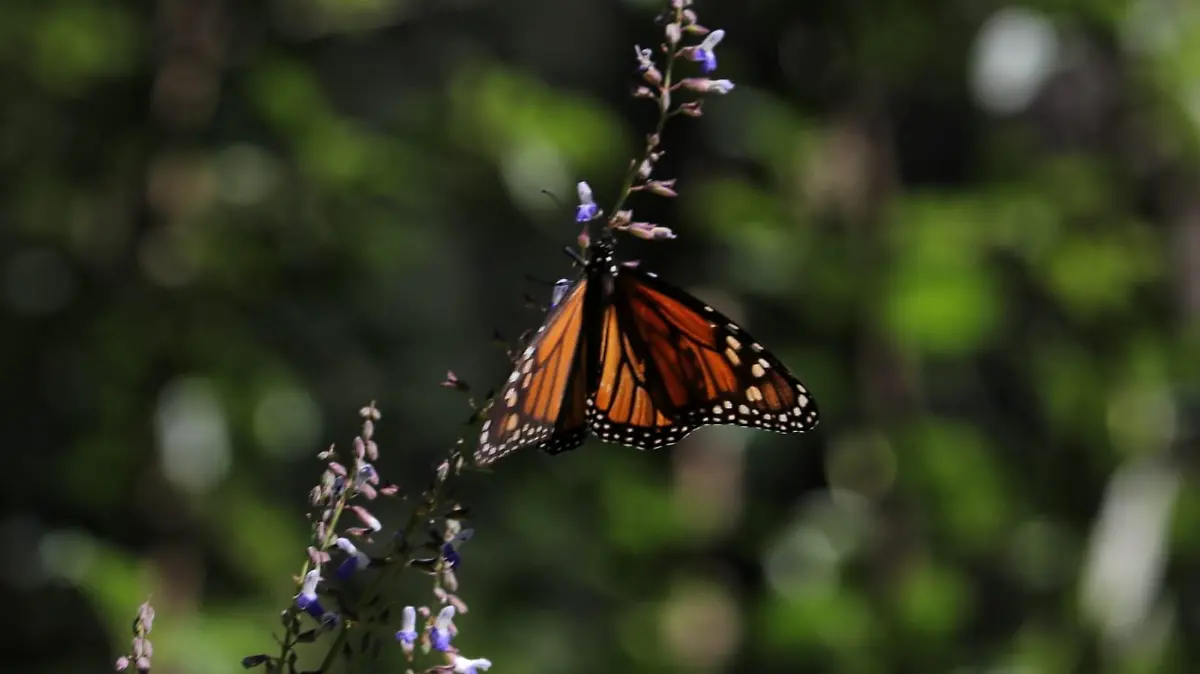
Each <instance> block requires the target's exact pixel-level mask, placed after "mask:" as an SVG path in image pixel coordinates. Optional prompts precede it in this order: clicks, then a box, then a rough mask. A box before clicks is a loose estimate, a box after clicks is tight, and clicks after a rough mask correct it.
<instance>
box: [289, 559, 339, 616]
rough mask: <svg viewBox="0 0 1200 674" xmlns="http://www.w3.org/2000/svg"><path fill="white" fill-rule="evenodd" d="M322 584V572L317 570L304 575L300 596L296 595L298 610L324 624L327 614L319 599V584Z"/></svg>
mask: <svg viewBox="0 0 1200 674" xmlns="http://www.w3.org/2000/svg"><path fill="white" fill-rule="evenodd" d="M320 582H321V572H320V571H319V570H317V569H313V570H312V571H309V572H308V573H307V574H305V575H304V585H303V586H301V588H300V594H297V595H296V608H298V609H300V610H301V611H304V612H305V613H307V614H309V615H311V616H312V617H314V618H316V619H317V620H320V621H322V622H324V621H325V616H326V615H327V614H326V612H325V609H324V608H322V607H321V601H320V600H319V599H317V583H320ZM329 615H332V614H329Z"/></svg>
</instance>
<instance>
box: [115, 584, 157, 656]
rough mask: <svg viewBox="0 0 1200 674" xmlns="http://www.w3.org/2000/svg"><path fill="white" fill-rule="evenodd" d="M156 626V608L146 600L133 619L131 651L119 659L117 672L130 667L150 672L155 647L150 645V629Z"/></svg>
mask: <svg viewBox="0 0 1200 674" xmlns="http://www.w3.org/2000/svg"><path fill="white" fill-rule="evenodd" d="M153 626H154V607H153V606H151V605H150V601H149V600H146V602H144V603H143V604H142V605H141V606H139V607H138V612H137V616H136V617H134V619H133V640H132V642H131V643H130V651H129V653H126V654H125V655H122V656H121V657H119V658H117V663H116V670H117V671H118V672H124V671H126V670H128V669H129V666H130V665H133V666H134V668H135V669H136V670H137V671H138V672H139V674H147V673H148V672H149V671H150V658H151V657H153V656H154V646H153V644H151V643H150V629H151V628H152V627H153Z"/></svg>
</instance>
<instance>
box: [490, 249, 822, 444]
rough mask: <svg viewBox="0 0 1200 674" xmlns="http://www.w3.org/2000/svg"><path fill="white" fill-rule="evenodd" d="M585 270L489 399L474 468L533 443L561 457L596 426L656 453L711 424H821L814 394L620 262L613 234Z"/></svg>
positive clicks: (696, 304)
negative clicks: (506, 379) (559, 454)
mask: <svg viewBox="0 0 1200 674" xmlns="http://www.w3.org/2000/svg"><path fill="white" fill-rule="evenodd" d="M583 266H584V270H583V274H582V276H581V277H580V278H579V279H578V280H576V281H575V282H574V283H571V284H569V283H567V282H566V281H565V280H564V281H559V282H558V283H556V284H555V287H554V292H553V296H552V300H551V307H550V309H549V311H548V312H547V316H546V319H545V322H544V323H543V324H542V326H541V327H540V328H539V329H538V331H537V333H536V334H535V335H534V336H533V337H532V339H530V340H529V343H528V345H527V347H526V348H525V350H524V352H523V353H522V354H520V355H519V357H518V358H517V363H516V368H515V369H514V370H513V372H512V374H511V376H509V378H508V381H507V382H506V383H505V385H504V388H503V390H502V392H501V395H499V396H497V397H496V398H495V399H494V400H493V401H492V407H491V409H490V410H489V411H488V413H487V416H486V418H485V421H484V423H483V427H482V432H481V433H480V435H479V448H478V449H477V450H476V452H475V461H476V463H477V464H480V465H485V464H488V463H491V462H493V461H495V460H497V459H499V458H501V457H503V456H505V455H506V454H510V453H512V452H514V451H516V450H518V449H522V448H524V447H529V446H536V447H539V448H541V449H543V450H544V451H546V452H547V453H550V454H557V453H559V452H565V451H567V450H570V449H574V448H576V447H578V446H579V445H581V444H583V441H584V439H585V438H586V436H587V433H588V431H590V432H591V433H592V434H593V435H596V436H597V437H599V438H600V439H601V440H604V441H606V442H617V443H621V444H624V445H629V446H632V447H637V448H638V449H657V448H659V447H665V446H668V445H672V444H674V443H676V442H678V441H679V440H681V439H683V438H684V437H685V436H687V435H688V434H689V433H691V432H692V431H694V430H696V429H697V428H699V427H701V426H705V425H712V424H722V425H729V424H736V425H741V426H751V427H754V428H762V429H765V430H770V431H776V432H780V433H802V432H804V431H807V430H809V429H811V428H813V427H814V426H816V424H817V406H816V403H815V402H814V401H813V399H812V397H811V396H810V395H809V392H808V389H806V388H805V387H804V385H803V384H801V383H800V381H799V380H798V379H796V377H795V376H793V375H792V374H791V372H790V371H788V369H787V367H786V366H784V365H783V363H781V362H780V361H779V359H778V358H776V357H775V356H774V355H773V354H772V353H771V352H770V351H767V350H766V349H765V348H764V347H763V346H762V345H761V344H760V343H758V342H757V341H755V340H754V338H753V337H751V336H750V335H749V334H747V333H746V331H745V330H743V329H742V328H741V327H739V326H738V325H737V324H735V323H734V322H733V321H731V320H729V319H728V318H726V317H725V316H724V315H722V314H721V313H720V312H718V311H717V310H715V309H713V308H712V307H710V306H708V305H707V304H705V303H704V302H701V301H700V300H699V299H697V298H695V297H693V296H692V295H690V294H688V293H687V292H685V291H683V290H680V289H679V288H676V287H674V286H672V285H670V284H668V283H666V282H664V281H662V280H660V279H659V278H658V277H657V276H655V275H654V274H652V273H649V272H645V271H641V270H640V269H638V268H637V267H636V266H628V265H622V264H618V263H617V262H615V260H614V257H613V244H612V241H611V239H609V238H608V237H601V238H600V240H598V241H593V243H592V245H591V246H590V247H589V248H588V249H587V257H586V259H585V260H583Z"/></svg>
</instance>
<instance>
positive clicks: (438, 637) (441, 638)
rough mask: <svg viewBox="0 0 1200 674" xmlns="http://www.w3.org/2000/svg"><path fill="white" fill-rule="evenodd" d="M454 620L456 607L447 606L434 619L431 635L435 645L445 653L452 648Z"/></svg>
mask: <svg viewBox="0 0 1200 674" xmlns="http://www.w3.org/2000/svg"><path fill="white" fill-rule="evenodd" d="M453 620H454V607H453V606H447V607H445V608H443V609H442V611H441V613H438V617H437V619H436V620H434V621H433V630H432V631H431V632H430V634H429V637H430V640H431V641H432V642H433V647H434V648H435V649H437V650H439V651H442V652H443V653H444V652H446V651H448V650H450V638H451V637H452V636H454V635H453V634H451V632H450V623H451V621H453Z"/></svg>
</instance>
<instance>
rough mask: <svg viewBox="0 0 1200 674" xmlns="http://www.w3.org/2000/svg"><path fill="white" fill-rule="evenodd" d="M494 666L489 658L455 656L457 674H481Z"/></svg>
mask: <svg viewBox="0 0 1200 674" xmlns="http://www.w3.org/2000/svg"><path fill="white" fill-rule="evenodd" d="M491 666H492V661H491V660H488V659H487V658H464V657H463V656H461V655H455V656H454V672H455V674H479V672H486V671H487V670H488V668H489V667H491Z"/></svg>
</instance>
